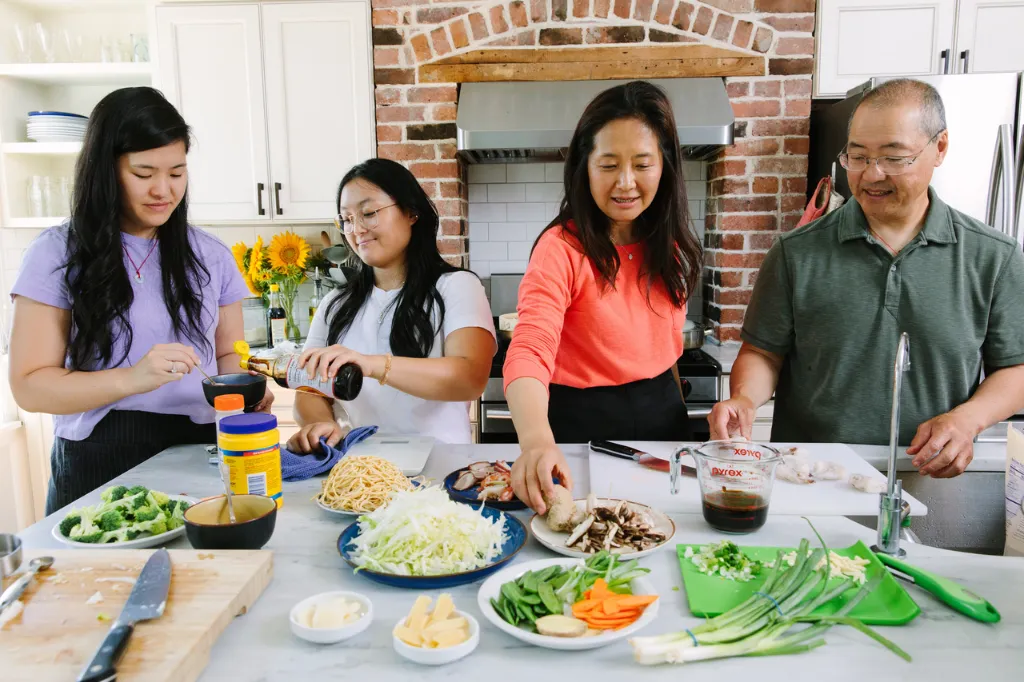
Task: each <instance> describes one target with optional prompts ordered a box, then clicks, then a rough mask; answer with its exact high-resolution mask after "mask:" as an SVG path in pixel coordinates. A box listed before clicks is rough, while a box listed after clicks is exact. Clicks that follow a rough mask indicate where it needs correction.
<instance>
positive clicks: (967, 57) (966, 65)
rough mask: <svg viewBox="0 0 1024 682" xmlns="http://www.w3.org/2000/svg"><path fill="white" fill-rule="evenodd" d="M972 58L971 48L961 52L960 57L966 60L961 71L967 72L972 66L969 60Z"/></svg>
mask: <svg viewBox="0 0 1024 682" xmlns="http://www.w3.org/2000/svg"><path fill="white" fill-rule="evenodd" d="M970 58H971V51H970V50H964V51H963V52H961V53H960V59H962V60H963V61H964V68H963V71H961V72H960V73H967V69H968V68H970V61H969V60H970Z"/></svg>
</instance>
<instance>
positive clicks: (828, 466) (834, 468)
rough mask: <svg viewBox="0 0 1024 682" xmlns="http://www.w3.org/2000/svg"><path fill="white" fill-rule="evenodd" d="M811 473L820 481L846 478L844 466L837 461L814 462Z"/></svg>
mask: <svg viewBox="0 0 1024 682" xmlns="http://www.w3.org/2000/svg"><path fill="white" fill-rule="evenodd" d="M811 473H812V474H814V477H815V478H816V479H819V480H822V481H841V480H843V479H844V478H846V475H847V471H846V467H844V466H843V465H842V464H839V463H838V462H815V463H814V466H813V467H812V468H811Z"/></svg>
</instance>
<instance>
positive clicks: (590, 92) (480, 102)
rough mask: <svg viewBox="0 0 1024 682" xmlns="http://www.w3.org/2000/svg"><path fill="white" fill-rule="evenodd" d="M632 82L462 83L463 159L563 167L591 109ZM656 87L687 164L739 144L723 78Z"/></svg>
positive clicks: (683, 80)
mask: <svg viewBox="0 0 1024 682" xmlns="http://www.w3.org/2000/svg"><path fill="white" fill-rule="evenodd" d="M626 82H628V81H565V82H560V81H547V82H505V83H463V85H462V90H461V93H460V94H459V106H458V114H457V116H456V119H455V124H456V128H457V133H456V134H457V141H458V150H459V156H460V157H462V158H463V159H464V160H466V161H467V162H469V163H510V162H517V161H556V160H561V159H563V158H564V155H565V149H566V148H567V147H568V146H569V141H570V139H571V138H572V133H573V130H575V129H576V122H577V121H578V120H579V118H580V115H581V114H582V113H583V110H584V109H585V108H586V106H587V104H589V103H590V101H591V100H592V99H593V98H594V97H595V96H596V95H597V94H598V93H600V92H602V91H604V90H607V89H608V88H610V87H613V86H615V85H619V84H620V83H626ZM650 82H651V83H654V84H655V85H658V86H660V87H661V88H662V89H663V90H665V92H666V93H668V96H669V99H670V100H671V102H672V109H673V111H674V112H675V115H676V126H677V128H678V130H679V143H680V145H682V147H683V151H684V153H685V154H686V155H687V156H688V157H691V158H707V157H710V156H713V155H714V154H716V153H717V152H718V151H719V150H720V149H721V148H722V147H723V146H727V145H730V144H732V139H733V137H732V134H733V129H732V128H733V121H734V120H735V119H734V118H733V115H732V107H731V106H730V105H729V96H728V95H727V94H726V92H725V82H724V81H723V80H722V79H721V78H666V79H653V80H651V81H650Z"/></svg>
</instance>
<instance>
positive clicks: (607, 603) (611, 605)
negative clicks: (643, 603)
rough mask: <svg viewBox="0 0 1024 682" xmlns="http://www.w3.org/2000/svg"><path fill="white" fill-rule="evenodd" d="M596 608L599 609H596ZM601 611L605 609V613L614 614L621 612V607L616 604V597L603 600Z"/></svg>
mask: <svg viewBox="0 0 1024 682" xmlns="http://www.w3.org/2000/svg"><path fill="white" fill-rule="evenodd" d="M596 610H597V609H595V611H596ZM601 611H603V612H604V613H605V615H608V616H614V615H615V614H616V613H618V612H619V607H618V606H617V605H616V604H615V600H614V599H605V600H604V601H603V602H601Z"/></svg>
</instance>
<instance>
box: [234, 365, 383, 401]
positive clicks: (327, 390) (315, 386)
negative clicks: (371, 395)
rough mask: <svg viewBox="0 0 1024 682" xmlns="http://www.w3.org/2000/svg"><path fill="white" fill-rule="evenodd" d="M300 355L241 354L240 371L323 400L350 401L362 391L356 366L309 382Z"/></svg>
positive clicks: (343, 368)
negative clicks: (258, 355)
mask: <svg viewBox="0 0 1024 682" xmlns="http://www.w3.org/2000/svg"><path fill="white" fill-rule="evenodd" d="M300 357H301V356H300V354H298V353H294V354H288V355H280V356H278V357H276V358H256V357H251V356H248V355H246V354H242V360H241V362H240V363H239V364H240V365H241V367H242V369H245V370H249V371H250V372H258V373H259V374H262V375H264V376H267V377H270V378H271V379H273V380H274V381H276V382H277V385H278V386H281V387H282V388H290V389H292V390H293V391H302V392H303V393H312V394H314V395H319V396H321V397H323V398H337V399H338V400H353V399H355V397H356V396H357V395H359V391H360V389H362V387H363V370H361V369H359V365H357V364H355V363H352V362H350V363H347V364H344V365H342V366H341V369H339V370H338V374H337V376H335V377H334V378H333V379H326V380H325V379H321V378H320V375H319V374H318V375H317V376H316V377H315V378H312V379H311V378H310V377H309V373H308V372H307V371H306V370H305V369H304V368H300V367H299V358H300Z"/></svg>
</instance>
